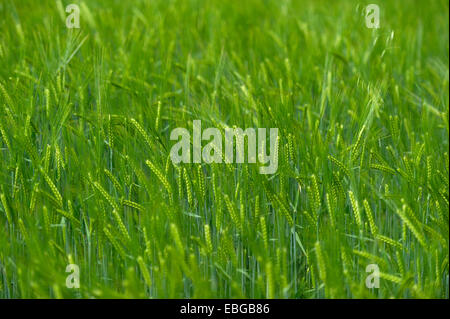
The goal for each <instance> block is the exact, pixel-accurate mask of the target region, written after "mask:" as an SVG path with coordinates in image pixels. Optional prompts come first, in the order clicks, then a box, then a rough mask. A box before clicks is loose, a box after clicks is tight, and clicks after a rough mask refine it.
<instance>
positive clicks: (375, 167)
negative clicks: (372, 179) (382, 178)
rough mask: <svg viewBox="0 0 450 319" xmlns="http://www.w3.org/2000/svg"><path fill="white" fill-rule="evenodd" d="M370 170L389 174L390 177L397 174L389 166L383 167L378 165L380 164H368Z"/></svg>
mask: <svg viewBox="0 0 450 319" xmlns="http://www.w3.org/2000/svg"><path fill="white" fill-rule="evenodd" d="M370 168H372V169H376V170H379V171H382V172H385V173H389V174H392V175H396V174H397V172H396V171H395V169H393V168H391V167H389V166H385V165H380V164H370Z"/></svg>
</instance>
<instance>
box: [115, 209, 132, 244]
mask: <svg viewBox="0 0 450 319" xmlns="http://www.w3.org/2000/svg"><path fill="white" fill-rule="evenodd" d="M112 214H113V217H114V219H115V221H116V223H117V226H118V228H119V232H120V234H121V236H122V237H123V238H124V239H125V242H126V243H129V242H130V241H131V238H130V234H128V230H127V228H126V227H125V224H124V223H123V221H122V218H121V217H120V215H119V213H118V212H117V210H115V209H114V210H113V211H112Z"/></svg>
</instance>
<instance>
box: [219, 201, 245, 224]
mask: <svg viewBox="0 0 450 319" xmlns="http://www.w3.org/2000/svg"><path fill="white" fill-rule="evenodd" d="M223 198H224V199H225V204H226V206H227V209H228V212H229V213H230V217H231V220H232V222H233V223H234V226H235V227H236V228H237V229H238V230H239V231H242V224H241V220H240V218H239V215H238V213H237V212H236V208H235V207H234V205H233V203H232V202H231V200H230V198H229V197H228V195H227V194H224V195H223Z"/></svg>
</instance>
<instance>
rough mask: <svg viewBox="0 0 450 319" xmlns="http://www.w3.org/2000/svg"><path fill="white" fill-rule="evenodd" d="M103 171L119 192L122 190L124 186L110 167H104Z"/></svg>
mask: <svg viewBox="0 0 450 319" xmlns="http://www.w3.org/2000/svg"><path fill="white" fill-rule="evenodd" d="M103 172H104V173H105V175H106V176H107V177H108V178H109V180H110V181H111V183H112V184H113V185H114V187H115V188H116V190H117V191H118V192H121V191H122V187H121V186H120V183H119V181H118V180H117V179H116V178H115V176H114V175H113V174H112V173H111V172H110V171H109V170H108V169H106V168H105V169H103Z"/></svg>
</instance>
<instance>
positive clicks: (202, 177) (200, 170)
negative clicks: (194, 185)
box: [197, 165, 206, 202]
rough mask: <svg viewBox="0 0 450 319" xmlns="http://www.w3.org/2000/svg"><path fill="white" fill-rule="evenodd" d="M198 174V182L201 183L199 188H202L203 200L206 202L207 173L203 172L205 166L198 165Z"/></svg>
mask: <svg viewBox="0 0 450 319" xmlns="http://www.w3.org/2000/svg"><path fill="white" fill-rule="evenodd" d="M197 176H198V184H199V188H200V196H201V201H202V202H205V200H206V186H205V175H204V173H203V168H202V166H201V165H198V166H197Z"/></svg>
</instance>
